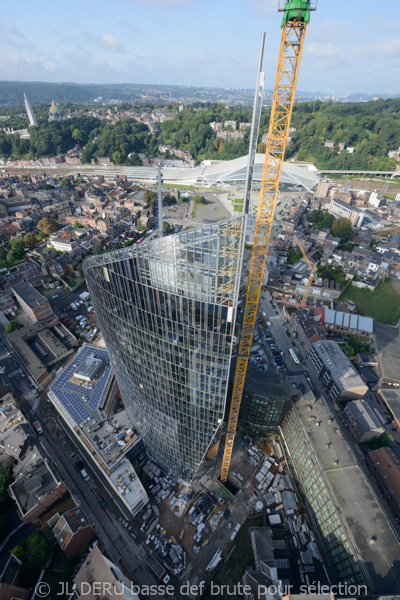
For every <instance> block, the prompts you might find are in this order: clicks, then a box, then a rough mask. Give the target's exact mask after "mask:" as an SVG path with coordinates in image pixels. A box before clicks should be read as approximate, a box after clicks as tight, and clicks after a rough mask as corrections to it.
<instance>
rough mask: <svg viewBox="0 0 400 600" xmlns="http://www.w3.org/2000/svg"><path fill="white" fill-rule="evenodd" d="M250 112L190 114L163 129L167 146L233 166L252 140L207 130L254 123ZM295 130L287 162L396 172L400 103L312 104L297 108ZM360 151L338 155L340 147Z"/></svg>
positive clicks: (211, 108) (263, 128)
mask: <svg viewBox="0 0 400 600" xmlns="http://www.w3.org/2000/svg"><path fill="white" fill-rule="evenodd" d="M269 118H270V110H263V111H262V115H261V124H260V134H259V146H258V150H259V152H264V151H265V144H262V143H261V139H262V136H263V134H264V133H267V132H268V125H269ZM250 119H251V110H250V108H249V107H235V108H233V109H231V110H229V109H226V108H225V107H224V106H221V105H214V104H208V105H206V106H205V108H204V110H201V111H200V112H195V110H194V108H189V109H187V110H185V111H182V112H180V113H178V114H177V116H176V117H175V119H173V120H172V121H166V122H164V123H162V125H161V141H163V142H164V143H167V144H172V145H174V146H176V147H178V148H184V149H186V150H189V152H191V153H192V154H193V155H194V156H195V157H196V158H197V159H198V160H202V159H205V158H212V159H221V160H229V159H232V158H237V157H239V156H243V155H244V154H246V153H247V151H248V143H249V140H248V136H247V135H246V136H245V138H244V139H242V140H236V141H232V142H223V141H222V140H221V139H220V138H217V134H216V133H215V132H214V131H213V130H212V129H211V127H209V126H207V125H208V124H209V123H210V122H212V121H224V120H236V121H238V122H240V121H242V122H243V121H244V122H248V121H250ZM291 126H292V127H294V128H296V132H294V133H293V134H292V140H291V142H289V144H288V147H287V153H286V158H290V157H295V158H296V159H297V160H309V161H312V162H314V164H315V165H316V166H317V167H319V168H325V169H342V168H345V169H368V170H378V171H379V170H389V169H394V168H395V167H396V163H395V161H394V159H391V158H389V157H388V155H387V154H388V152H389V150H395V149H397V148H398V147H399V145H400V99H399V98H396V99H388V100H377V101H371V102H359V103H332V102H320V101H315V102H307V103H298V104H295V106H294V110H293V115H292V122H291ZM325 140H332V141H333V142H335V147H334V149H332V150H331V149H329V148H325V147H324V142H325ZM339 143H344V144H345V146H346V148H347V147H352V148H354V153H353V154H349V153H348V152H347V150H346V149H345V150H344V151H342V152H341V153H340V154H339V153H338V149H339V148H338V144H339Z"/></svg>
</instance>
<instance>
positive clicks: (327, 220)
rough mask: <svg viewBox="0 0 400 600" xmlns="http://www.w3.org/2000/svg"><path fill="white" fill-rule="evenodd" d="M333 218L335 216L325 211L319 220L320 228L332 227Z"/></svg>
mask: <svg viewBox="0 0 400 600" xmlns="http://www.w3.org/2000/svg"><path fill="white" fill-rule="evenodd" d="M334 220H335V217H334V216H333V215H330V214H329V213H325V214H324V216H323V217H322V221H321V222H320V227H321V229H330V228H331V227H332V223H333V221H334Z"/></svg>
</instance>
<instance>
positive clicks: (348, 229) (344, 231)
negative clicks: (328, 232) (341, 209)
mask: <svg viewBox="0 0 400 600" xmlns="http://www.w3.org/2000/svg"><path fill="white" fill-rule="evenodd" d="M352 235H353V228H352V226H351V225H348V224H347V223H345V224H344V225H342V226H341V227H340V228H339V230H338V231H337V232H336V236H337V237H339V238H340V239H341V240H342V242H345V243H346V242H348V241H349V240H350V239H351V236H352Z"/></svg>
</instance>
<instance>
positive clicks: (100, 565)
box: [74, 546, 139, 600]
mask: <svg viewBox="0 0 400 600" xmlns="http://www.w3.org/2000/svg"><path fill="white" fill-rule="evenodd" d="M121 575H122V574H121ZM121 580H122V581H124V583H126V585H125V586H124V588H123V592H124V593H123V594H122V593H121V590H122V586H121V588H120V587H118V585H117V586H116V587H115V588H114V585H110V586H109V587H108V589H106V588H105V589H106V591H105V593H104V594H102V596H101V597H102V600H121V599H122V600H124V599H125V598H126V599H127V600H139V597H138V596H137V595H136V594H131V593H130V588H129V585H128V581H129V580H128V579H126V578H123V576H120V575H119V568H118V567H117V565H114V564H113V563H112V562H111V561H110V560H108V559H107V558H106V557H105V556H103V555H102V553H101V552H100V550H99V547H98V546H95V547H94V548H93V550H92V551H91V552H90V554H89V556H88V557H87V558H86V560H85V562H84V563H83V565H82V566H81V568H80V569H79V571H78V573H77V575H76V576H75V579H74V583H75V584H76V586H77V590H78V591H80V590H81V585H82V583H83V584H85V585H87V584H89V585H90V586H91V585H92V584H93V583H95V582H96V583H97V582H102V583H110V584H114V583H115V582H118V581H121ZM113 589H115V592H114V591H113ZM82 591H83V590H82ZM85 597H86V599H87V600H97V598H98V597H99V596H98V595H97V594H94V593H93V592H91V590H89V593H88V590H87V588H86V593H85Z"/></svg>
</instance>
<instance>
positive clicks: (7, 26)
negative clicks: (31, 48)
mask: <svg viewBox="0 0 400 600" xmlns="http://www.w3.org/2000/svg"><path fill="white" fill-rule="evenodd" d="M0 31H1V33H2V35H3V36H6V37H7V38H8V39H7V40H6V41H7V42H8V41H9V39H11V38H13V37H16V38H20V39H23V38H24V37H25V36H24V35H23V34H22V33H21V32H20V31H19V29H17V28H16V26H15V25H14V23H13V22H12V21H10V20H9V19H4V18H1V19H0ZM3 41H4V39H3Z"/></svg>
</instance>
